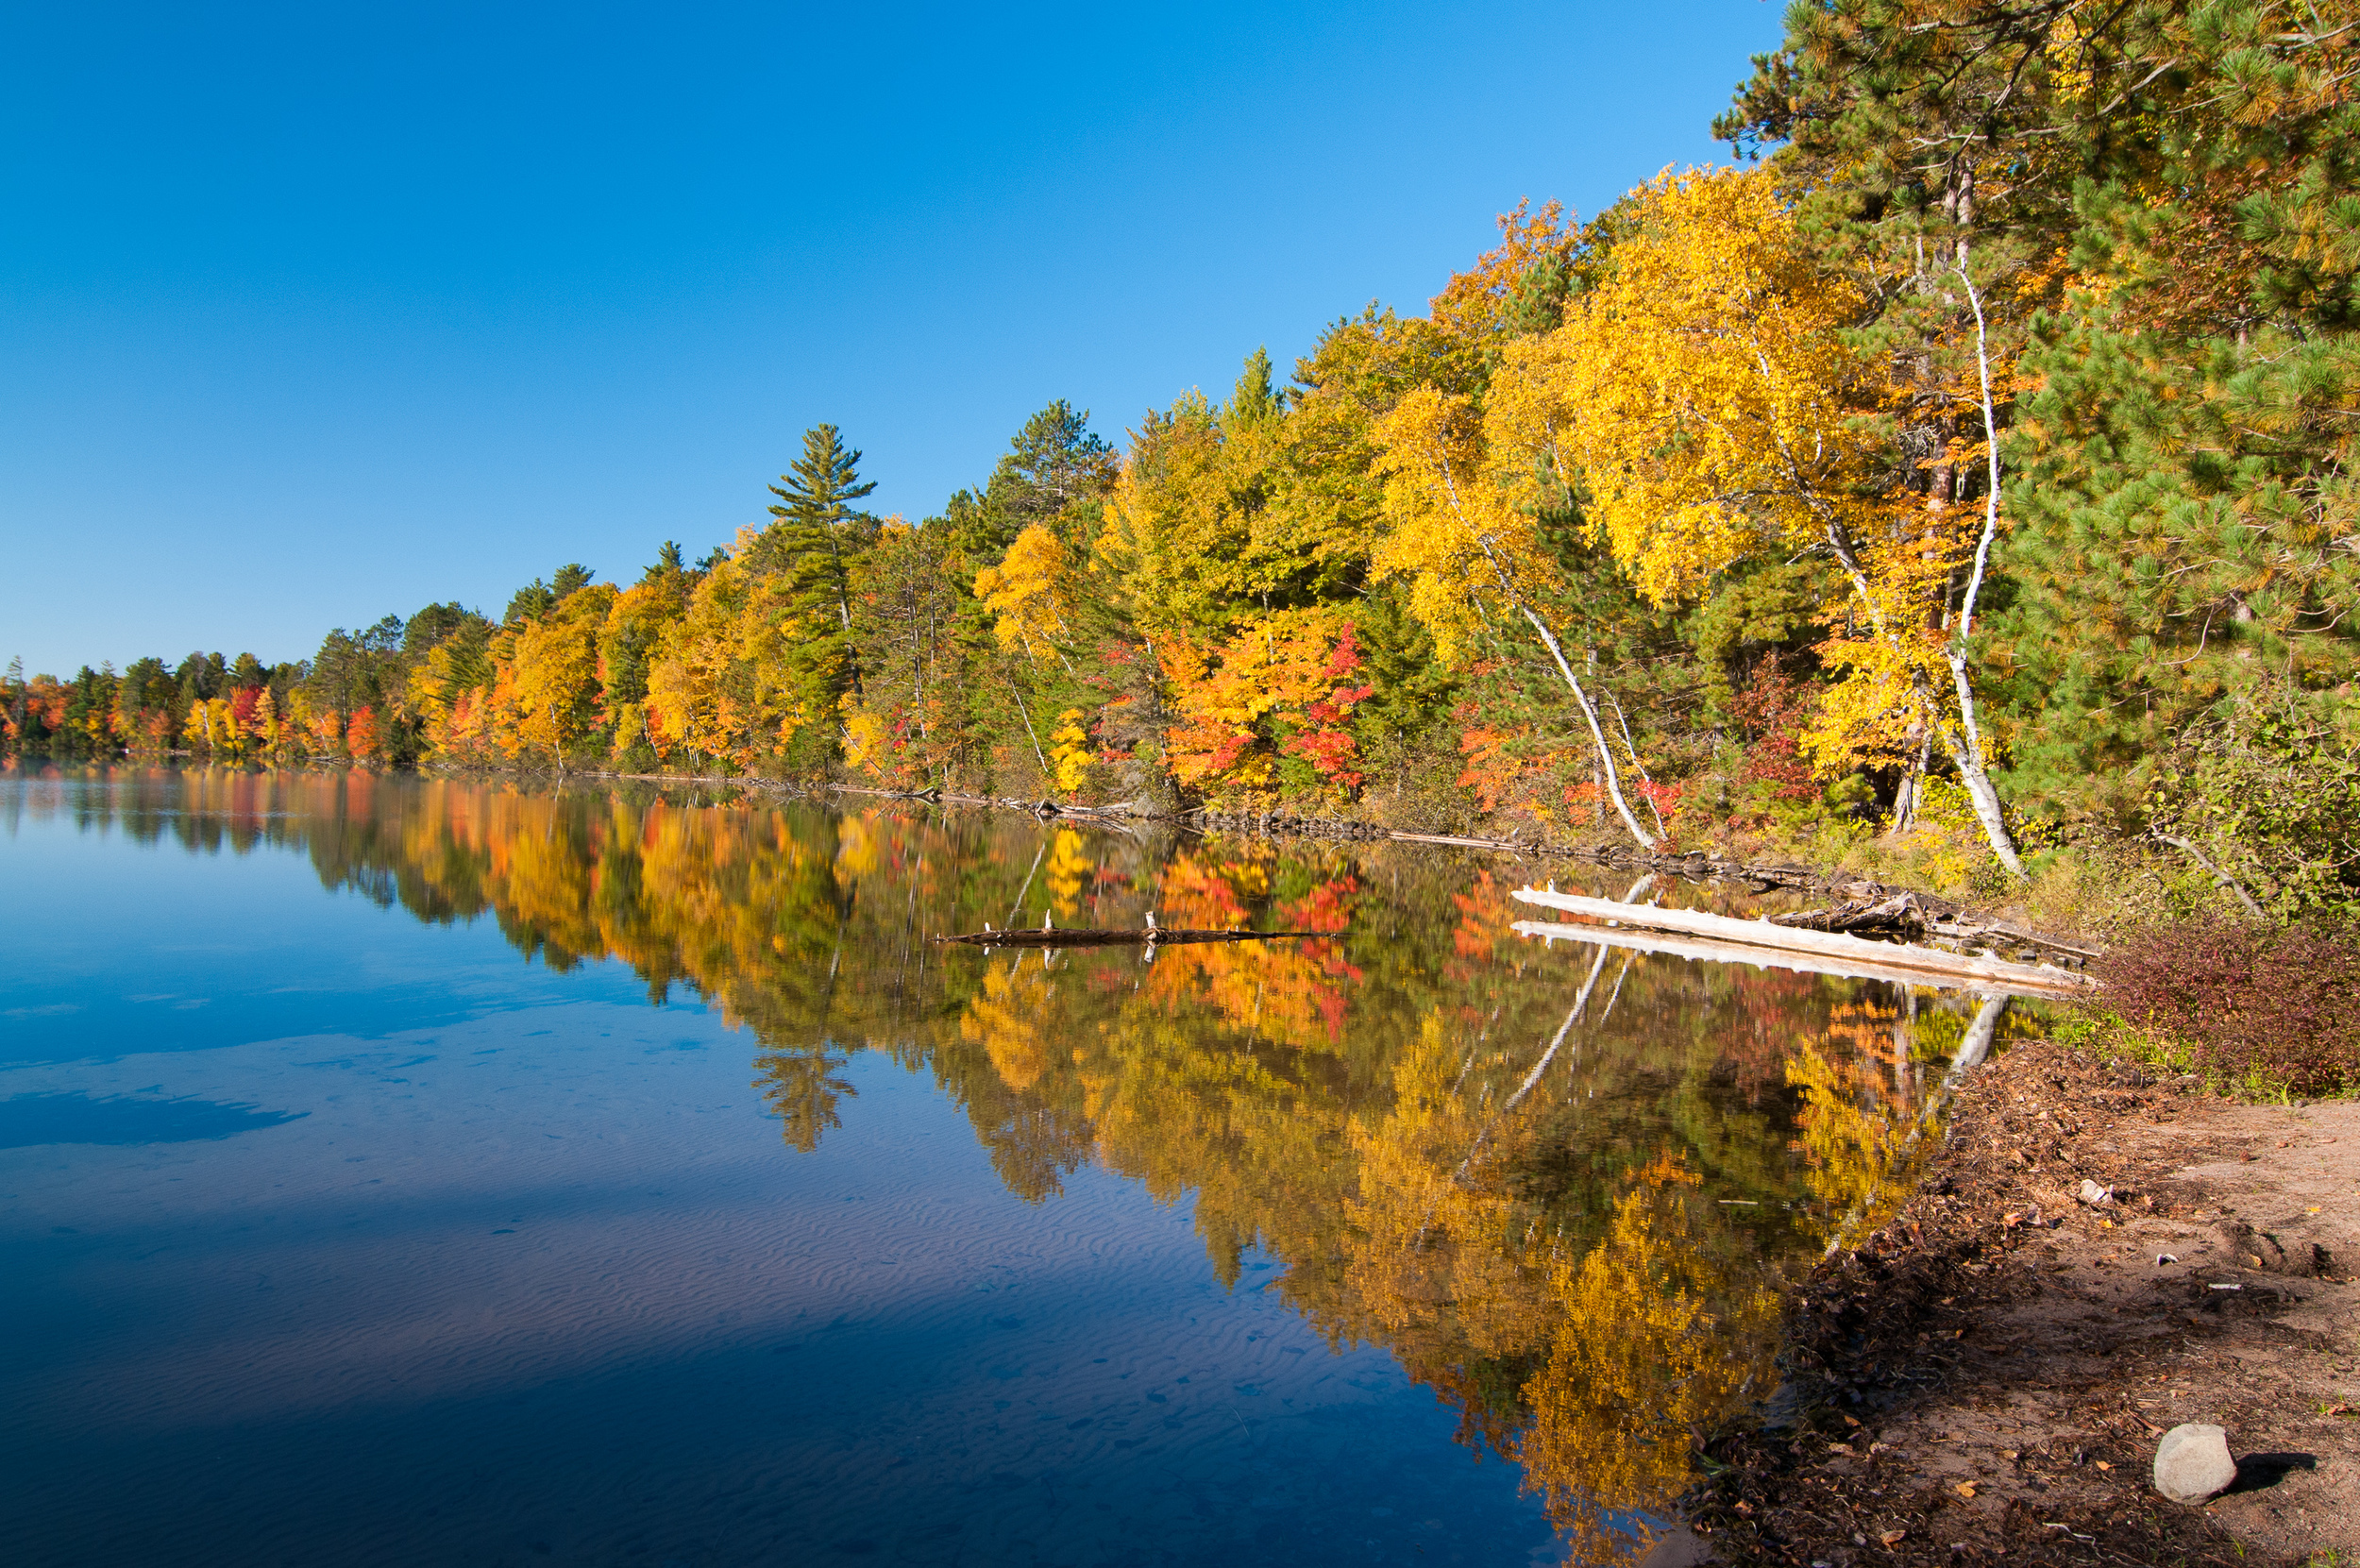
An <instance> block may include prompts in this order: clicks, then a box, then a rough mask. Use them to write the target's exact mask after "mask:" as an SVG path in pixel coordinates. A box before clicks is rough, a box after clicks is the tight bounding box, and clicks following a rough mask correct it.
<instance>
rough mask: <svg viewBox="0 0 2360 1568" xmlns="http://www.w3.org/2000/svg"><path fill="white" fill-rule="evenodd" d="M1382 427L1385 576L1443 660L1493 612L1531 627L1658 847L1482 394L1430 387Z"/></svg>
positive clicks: (1620, 807)
mask: <svg viewBox="0 0 2360 1568" xmlns="http://www.w3.org/2000/svg"><path fill="white" fill-rule="evenodd" d="M1374 435H1375V437H1376V440H1377V442H1378V444H1379V447H1380V448H1381V450H1380V456H1379V458H1378V467H1379V469H1380V471H1382V472H1383V473H1384V474H1385V476H1386V481H1385V512H1386V523H1387V529H1386V532H1385V534H1384V536H1383V537H1382V538H1381V539H1379V540H1378V541H1377V545H1376V549H1375V552H1374V569H1375V575H1376V576H1377V577H1378V578H1380V579H1383V578H1406V579H1408V582H1409V608H1410V613H1411V614H1412V615H1416V616H1417V617H1418V619H1419V620H1420V621H1421V622H1422V623H1424V626H1425V627H1426V629H1427V630H1428V631H1429V632H1432V633H1433V636H1434V643H1435V647H1436V649H1438V650H1440V652H1441V655H1442V657H1443V659H1444V660H1445V661H1454V662H1455V661H1456V660H1457V659H1458V657H1459V656H1460V655H1461V653H1462V651H1463V649H1464V645H1465V641H1466V638H1467V636H1468V634H1469V632H1471V631H1472V630H1473V629H1474V627H1475V623H1476V619H1477V617H1478V616H1481V615H1484V614H1486V613H1487V612H1491V613H1505V614H1508V615H1516V616H1518V617H1521V618H1522V619H1523V620H1524V621H1525V623H1526V625H1528V626H1529V627H1531V629H1532V632H1533V634H1534V635H1535V636H1536V637H1538V638H1539V639H1540V641H1541V645H1542V647H1543V648H1545V649H1547V650H1548V654H1549V657H1550V659H1551V660H1552V661H1554V662H1555V664H1556V666H1557V671H1558V674H1559V675H1560V676H1562V677H1563V678H1564V681H1565V684H1566V686H1567V687H1568V688H1569V689H1570V690H1571V691H1572V692H1573V694H1574V701H1575V702H1576V704H1577V705H1578V706H1579V707H1580V709H1581V716H1582V718H1583V719H1584V720H1585V721H1586V722H1587V723H1588V724H1589V727H1590V739H1591V744H1592V745H1593V747H1595V749H1596V753H1597V759H1598V776H1599V778H1600V779H1601V780H1602V781H1604V783H1605V784H1606V788H1607V794H1608V796H1609V797H1610V799H1611V800H1612V801H1613V802H1614V809H1615V810H1616V812H1618V813H1620V814H1621V816H1622V818H1623V825H1624V826H1625V827H1626V828H1627V829H1629V830H1630V835H1631V836H1632V837H1633V838H1635V839H1637V840H1638V841H1639V843H1640V846H1641V847H1642V848H1644V849H1654V848H1655V847H1656V845H1657V843H1658V841H1659V839H1660V836H1661V835H1660V833H1658V834H1650V833H1648V832H1647V831H1646V830H1645V829H1644V828H1643V827H1641V826H1640V825H1639V818H1637V817H1634V816H1633V815H1632V814H1631V809H1630V804H1629V802H1628V801H1626V800H1625V799H1624V798H1623V785H1622V773H1621V770H1620V768H1618V767H1616V765H1615V762H1614V756H1613V753H1612V752H1611V751H1610V750H1608V748H1607V743H1606V731H1605V729H1604V727H1603V726H1601V725H1600V724H1599V722H1598V709H1597V704H1596V703H1594V702H1593V701H1592V700H1590V693H1589V691H1588V690H1587V689H1585V688H1584V687H1583V685H1582V683H1581V680H1580V678H1579V677H1577V676H1576V675H1575V674H1574V666H1573V665H1572V664H1571V663H1570V662H1569V661H1568V660H1567V659H1566V657H1565V649H1564V646H1563V644H1561V643H1560V642H1559V640H1558V636H1557V632H1555V631H1554V630H1553V629H1552V628H1551V627H1550V625H1549V623H1548V621H1547V620H1546V619H1544V618H1543V617H1542V615H1541V613H1540V610H1539V609H1538V608H1537V607H1536V605H1535V603H1534V598H1535V593H1536V590H1537V589H1539V588H1540V587H1541V586H1542V585H1543V584H1544V583H1546V582H1547V581H1548V580H1549V579H1550V578H1551V577H1552V576H1553V575H1554V573H1555V572H1556V569H1557V568H1556V564H1555V562H1554V561H1553V560H1552V559H1551V558H1550V556H1549V554H1548V552H1547V551H1546V550H1545V549H1543V548H1542V544H1541V538H1540V530H1539V527H1538V524H1537V523H1536V521H1535V519H1534V515H1533V512H1532V510H1531V509H1530V508H1529V507H1526V506H1522V505H1519V504H1518V497H1516V496H1515V494H1514V492H1513V491H1512V490H1511V489H1510V488H1509V487H1507V486H1504V485H1502V484H1500V483H1498V482H1497V481H1496V476H1495V475H1494V474H1493V472H1492V455H1491V452H1490V450H1489V448H1488V447H1487V444H1486V441H1485V435H1484V430H1483V422H1482V419H1481V418H1480V416H1479V415H1478V414H1477V413H1476V412H1475V404H1474V400H1473V399H1472V398H1470V397H1467V396H1460V395H1457V394H1451V393H1445V392H1443V391H1442V390H1441V389H1440V388H1438V387H1435V386H1431V385H1428V386H1423V387H1420V388H1418V389H1417V390H1416V391H1414V392H1411V393H1409V394H1408V396H1404V397H1403V398H1402V399H1401V401H1400V402H1399V403H1398V404H1396V405H1395V406H1394V407H1393V409H1392V410H1391V412H1390V413H1387V414H1385V415H1384V416H1383V417H1382V418H1380V419H1378V420H1377V421H1376V422H1375V424H1374Z"/></svg>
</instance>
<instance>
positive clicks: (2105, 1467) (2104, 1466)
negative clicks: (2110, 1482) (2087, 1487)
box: [2098, 1459, 2114, 1470]
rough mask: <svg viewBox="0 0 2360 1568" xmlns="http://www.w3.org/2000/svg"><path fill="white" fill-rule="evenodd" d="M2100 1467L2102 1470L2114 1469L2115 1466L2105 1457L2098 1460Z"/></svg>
mask: <svg viewBox="0 0 2360 1568" xmlns="http://www.w3.org/2000/svg"><path fill="white" fill-rule="evenodd" d="M2098 1468H2099V1469H2100V1470H2112V1469H2113V1468H2114V1466H2113V1465H2110V1464H2108V1463H2107V1462H2106V1461H2105V1460H2104V1459H2100V1460H2099V1461H2098Z"/></svg>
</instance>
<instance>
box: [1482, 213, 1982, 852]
mask: <svg viewBox="0 0 2360 1568" xmlns="http://www.w3.org/2000/svg"><path fill="white" fill-rule="evenodd" d="M1630 208H1631V219H1630V225H1631V231H1630V232H1629V233H1628V234H1627V236H1626V237H1625V238H1623V239H1622V240H1621V242H1620V243H1619V244H1616V246H1615V247H1614V250H1613V254H1612V267H1611V270H1610V273H1609V274H1608V276H1607V277H1606V278H1605V279H1604V280H1603V281H1602V282H1601V283H1600V284H1599V286H1598V287H1596V288H1595V289H1593V290H1591V291H1590V292H1588V293H1587V294H1585V295H1582V296H1581V297H1580V298H1579V299H1578V300H1577V301H1576V303H1575V306H1574V307H1573V309H1572V310H1571V311H1570V312H1569V313H1568V315H1567V318H1566V321H1565V324H1564V325H1563V326H1562V327H1561V328H1559V329H1557V330H1556V331H1554V332H1550V333H1546V334H1542V335H1540V336H1537V337H1534V338H1529V339H1526V340H1521V341H1519V342H1516V343H1514V344H1511V345H1510V346H1509V348H1508V350H1507V354H1506V360H1505V362H1504V364H1503V367H1502V371H1501V374H1500V376H1499V377H1498V378H1497V379H1496V380H1495V381H1494V383H1493V385H1492V396H1491V401H1490V403H1489V405H1488V406H1487V408H1486V410H1485V433H1486V436H1487V438H1488V439H1489V441H1490V442H1491V444H1492V455H1493V457H1494V459H1495V461H1496V462H1497V464H1498V468H1499V472H1500V474H1501V475H1502V476H1503V477H1504V480H1505V481H1506V483H1505V489H1506V490H1507V493H1508V499H1509V501H1511V502H1513V501H1518V500H1528V498H1529V495H1528V492H1529V489H1530V487H1531V486H1533V485H1535V484H1537V483H1538V482H1539V481H1538V477H1537V476H1538V475H1540V474H1542V473H1551V474H1552V475H1553V477H1554V478H1555V480H1556V481H1558V482H1559V483H1561V484H1564V485H1566V486H1567V487H1569V488H1574V487H1579V488H1581V489H1583V490H1585V491H1586V492H1587V495H1588V497H1589V501H1588V520H1589V525H1590V527H1591V528H1592V530H1593V531H1594V532H1595V533H1596V534H1598V535H1601V536H1603V537H1604V538H1605V539H1606V540H1607V542H1608V543H1609V545H1610V547H1611V548H1612V549H1613V552H1614V555H1615V558H1616V559H1617V560H1618V561H1619V562H1621V563H1622V565H1624V567H1625V568H1626V569H1627V570H1628V571H1629V572H1630V573H1631V574H1632V576H1633V578H1634V579H1635V581H1636V582H1638V584H1639V586H1640V588H1641V589H1642V591H1644V593H1646V594H1647V595H1648V596H1649V597H1650V598H1651V599H1655V600H1656V602H1658V603H1660V604H1661V603H1670V602H1672V601H1674V600H1676V599H1683V598H1687V597H1690V596H1692V595H1694V593H1695V592H1696V591H1697V590H1698V589H1699V588H1701V587H1702V586H1703V585H1704V584H1705V583H1707V582H1710V581H1711V579H1712V578H1713V577H1714V576H1715V575H1716V574H1718V573H1721V572H1724V571H1727V570H1728V569H1729V568H1730V567H1731V566H1734V565H1737V564H1739V563H1740V562H1744V561H1747V560H1752V559H1756V558H1759V557H1762V556H1765V555H1783V554H1791V553H1793V552H1795V551H1796V550H1798V549H1819V550H1824V551H1826V552H1827V553H1828V554H1829V555H1830V556H1831V557H1833V559H1834V560H1835V561H1836V562H1837V564H1838V565H1840V566H1842V568H1843V570H1844V572H1845V574H1846V577H1847V578H1848V579H1849V580H1850V582H1851V584H1852V588H1853V603H1852V605H1851V606H1850V613H1849V615H1848V616H1847V618H1848V620H1849V621H1850V622H1851V623H1853V624H1854V625H1856V626H1859V627H1862V628H1864V631H1865V633H1866V634H1865V635H1854V636H1851V637H1847V638H1845V639H1843V640H1842V641H1840V642H1839V643H1838V644H1837V645H1836V646H1835V647H1834V648H1832V649H1830V654H1831V656H1832V658H1833V659H1834V660H1835V662H1837V663H1839V664H1843V665H1846V666H1850V668H1851V671H1852V674H1851V677H1850V679H1848V680H1847V682H1846V690H1845V691H1843V692H1842V693H1841V694H1839V695H1838V696H1837V697H1836V698H1835V699H1834V700H1832V701H1831V702H1830V704H1829V722H1828V724H1827V725H1825V726H1823V729H1822V733H1821V734H1820V736H1819V737H1818V739H1819V745H1820V748H1821V750H1822V754H1823V755H1828V754H1832V753H1835V752H1840V751H1843V750H1845V749H1846V747H1857V746H1858V745H1859V744H1860V743H1861V742H1862V741H1863V739H1867V738H1874V739H1877V740H1879V741H1881V742H1884V743H1888V744H1889V743H1890V742H1891V740H1892V739H1893V738H1894V737H1895V736H1896V734H1897V733H1899V732H1900V731H1902V730H1904V729H1907V728H1909V727H1911V726H1922V727H1924V728H1925V729H1927V730H1930V732H1931V733H1933V734H1935V735H1936V737H1937V738H1939V739H1940V740H1941V742H1942V744H1943V747H1944V749H1945V750H1946V751H1947V752H1948V753H1949V754H1950V756H1951V759H1952V760H1953V761H1954V762H1955V763H1956V764H1957V765H1958V767H1959V771H1960V773H1961V774H1962V776H1964V779H1965V780H1966V782H1967V787H1968V790H1969V792H1970V794H1972V795H1973V796H1974V797H1975V799H1976V801H1977V815H1978V817H1979V818H1981V821H1982V823H1983V827H1984V830H1985V834H1986V836H1988V837H1989V838H1990V840H1991V844H1992V849H1993V851H1994V852H1995V853H1996V854H1997V855H1998V857H1999V859H2000V861H2001V862H2002V863H2003V864H2004V865H2006V866H2007V867H2008V868H2010V869H2011V870H2014V871H2016V872H2018V874H2021V867H2020V866H2019V865H2018V864H2017V861H2016V856H2015V851H2014V845H2013V843H2012V842H2011V841H2010V839H2009V837H2008V835H2007V832H2006V829H2005V827H2004V826H2003V825H2002V823H2001V820H2000V816H1999V809H1998V796H1997V794H1996V793H1995V792H1994V791H1993V789H1992V786H1991V784H1990V780H1989V777H1988V775H1987V774H1986V772H1985V769H1984V764H1983V757H1982V755H1981V737H1980V735H1979V734H1978V733H1976V725H1975V717H1974V698H1973V693H1972V691H1971V690H1970V688H1969V686H1968V683H1967V682H1966V680H1965V677H1964V665H1963V664H1962V665H1961V666H1960V667H1959V673H1958V679H1957V680H1956V681H1955V682H1953V683H1952V684H1953V685H1954V686H1955V699H1954V700H1951V701H1947V700H1946V699H1945V697H1944V695H1943V692H1942V686H1943V684H1944V682H1943V679H1942V677H1943V675H1944V674H1945V673H1946V671H1945V666H1946V664H1947V663H1948V662H1949V661H1948V659H1947V654H1946V650H1945V649H1944V648H1943V646H1942V640H1941V635H1940V630H1939V628H1938V627H1930V625H1929V624H1928V619H1927V617H1926V616H1925V615H1923V614H1922V613H1913V607H1915V606H1920V605H1922V604H1923V603H1924V602H1925V599H1926V597H1927V592H1928V588H1929V585H1930V583H1931V582H1936V581H1940V580H1943V579H1945V578H1947V573H1948V572H1949V570H1950V569H1951V566H1952V565H1953V563H1954V562H1956V561H1957V560H1958V559H1959V558H1960V556H1961V555H1962V554H1963V553H1964V550H1963V549H1962V548H1961V546H1960V542H1959V541H1957V540H1955V539H1949V538H1943V537H1930V536H1929V533H1928V528H1927V524H1926V516H1927V514H1926V513H1925V512H1924V509H1923V508H1920V507H1916V506H1914V505H1913V506H1911V507H1910V508H1909V509H1908V513H1907V515H1906V517H1905V516H1903V515H1901V514H1900V513H1899V510H1898V509H1896V507H1895V506H1894V504H1893V503H1892V502H1891V501H1890V500H1888V499H1887V498H1886V497H1885V496H1884V495H1883V494H1882V492H1883V489H1884V483H1883V475H1884V473H1885V471H1886V469H1887V468H1888V467H1889V464H1888V461H1887V454H1886V453H1885V451H1884V448H1883V447H1882V446H1881V445H1880V442H1879V440H1878V439H1877V437H1876V435H1875V433H1874V432H1873V430H1871V429H1870V428H1869V426H1868V424H1867V422H1866V421H1865V420H1863V418H1861V417H1859V416H1860V415H1861V414H1862V413H1863V412H1864V411H1865V410H1866V409H1867V408H1869V407H1873V406H1874V404H1875V402H1876V401H1877V397H1878V396H1879V389H1878V387H1877V385H1876V384H1875V379H1874V370H1875V367H1874V366H1873V365H1872V364H1869V363H1867V362H1863V360H1862V359H1861V358H1860V357H1859V356H1857V355H1855V354H1854V353H1853V351H1852V350H1851V348H1850V347H1849V346H1847V344H1846V340H1845V335H1844V334H1845V329H1846V328H1847V327H1849V326H1850V325H1852V324H1853V323H1854V322H1855V321H1857V320H1858V319H1859V318H1860V316H1861V315H1862V313H1863V303H1864V302H1863V298H1862V296H1861V295H1860V294H1859V292H1858V291H1857V290H1856V289H1854V288H1853V287H1852V286H1851V285H1850V284H1849V283H1848V282H1846V280H1845V279H1843V278H1839V277H1837V276H1835V275H1833V274H1831V273H1829V272H1828V271H1827V270H1826V269H1824V268H1822V267H1821V266H1819V265H1818V264H1817V262H1816V261H1815V260H1814V259H1813V257H1812V255H1811V254H1810V252H1809V251H1808V250H1807V249H1806V247H1805V246H1804V244H1803V243H1802V240H1801V238H1800V236H1799V235H1798V233H1797V232H1796V230H1795V222H1794V218H1793V216H1792V214H1791V213H1790V212H1789V211H1787V209H1786V207H1785V206H1784V204H1783V203H1782V202H1781V200H1780V199H1779V196H1778V191H1777V188H1776V186H1775V184H1774V182H1773V177H1772V175H1771V173H1770V172H1769V171H1767V170H1736V169H1721V170H1701V171H1694V172H1691V173H1689V174H1685V175H1672V174H1669V173H1667V174H1665V175H1662V176H1660V177H1658V178H1656V179H1655V180H1653V181H1652V182H1650V183H1649V184H1647V185H1645V186H1643V187H1642V188H1641V189H1640V190H1639V191H1638V192H1636V193H1634V194H1633V196H1632V197H1631V201H1630Z"/></svg>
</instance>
